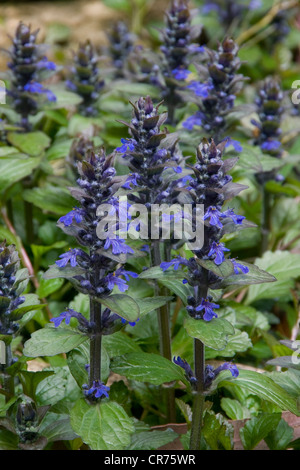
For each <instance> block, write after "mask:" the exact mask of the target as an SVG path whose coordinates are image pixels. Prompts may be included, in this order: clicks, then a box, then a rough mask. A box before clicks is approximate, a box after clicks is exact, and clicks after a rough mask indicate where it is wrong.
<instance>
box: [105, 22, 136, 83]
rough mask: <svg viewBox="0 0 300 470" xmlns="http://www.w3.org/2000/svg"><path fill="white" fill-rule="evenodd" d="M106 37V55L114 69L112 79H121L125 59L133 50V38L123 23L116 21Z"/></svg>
mask: <svg viewBox="0 0 300 470" xmlns="http://www.w3.org/2000/svg"><path fill="white" fill-rule="evenodd" d="M107 36H108V40H109V44H108V55H109V57H110V58H111V61H112V65H113V68H114V77H115V78H123V77H124V70H125V67H126V61H127V58H128V56H129V54H130V52H131V51H132V49H133V44H134V36H133V34H132V33H130V32H129V30H128V27H127V25H126V23H124V22H123V21H117V22H116V23H115V24H114V25H113V27H112V28H111V30H110V31H109V33H108V35H107Z"/></svg>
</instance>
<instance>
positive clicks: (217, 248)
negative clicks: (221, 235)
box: [208, 242, 230, 265]
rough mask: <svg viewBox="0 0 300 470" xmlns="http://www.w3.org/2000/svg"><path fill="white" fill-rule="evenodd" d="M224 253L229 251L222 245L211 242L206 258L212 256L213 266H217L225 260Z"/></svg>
mask: <svg viewBox="0 0 300 470" xmlns="http://www.w3.org/2000/svg"><path fill="white" fill-rule="evenodd" d="M225 251H230V250H229V249H228V248H225V246H224V243H217V242H212V244H211V247H210V251H209V253H208V256H213V257H214V262H215V264H216V265H219V264H221V263H223V261H224V260H225V256H224V252H225Z"/></svg>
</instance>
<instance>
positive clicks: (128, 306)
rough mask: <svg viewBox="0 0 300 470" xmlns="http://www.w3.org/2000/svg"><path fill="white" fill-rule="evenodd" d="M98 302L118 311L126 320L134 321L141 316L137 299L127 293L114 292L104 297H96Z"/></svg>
mask: <svg viewBox="0 0 300 470" xmlns="http://www.w3.org/2000/svg"><path fill="white" fill-rule="evenodd" d="M95 300H97V301H98V302H100V303H101V304H103V305H105V307H108V308H109V309H110V310H111V311H112V312H114V313H117V314H118V315H120V316H121V317H122V318H125V320H127V321H130V322H134V321H136V320H137V319H138V318H139V315H140V308H139V305H138V303H137V301H136V300H134V299H133V298H132V297H130V296H129V295H126V294H112V295H110V296H109V297H106V298H104V299H101V298H95Z"/></svg>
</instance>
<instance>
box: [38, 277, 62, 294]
mask: <svg viewBox="0 0 300 470" xmlns="http://www.w3.org/2000/svg"><path fill="white" fill-rule="evenodd" d="M63 283H64V280H63V279H62V278H59V277H58V278H56V279H43V278H42V279H41V280H40V285H39V288H38V290H37V291H36V292H37V294H38V296H39V297H41V298H43V297H48V295H51V294H53V293H54V292H56V291H57V290H59V289H60V288H61V287H62V285H63Z"/></svg>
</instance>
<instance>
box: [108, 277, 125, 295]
mask: <svg viewBox="0 0 300 470" xmlns="http://www.w3.org/2000/svg"><path fill="white" fill-rule="evenodd" d="M105 280H106V281H107V287H108V289H110V290H112V289H113V288H114V287H115V286H117V287H118V289H119V291H120V292H125V291H126V290H127V289H128V285H127V284H126V281H125V280H124V279H121V278H119V277H117V276H116V274H115V273H110V274H108V275H107V276H106V278H105Z"/></svg>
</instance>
